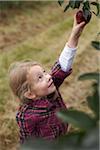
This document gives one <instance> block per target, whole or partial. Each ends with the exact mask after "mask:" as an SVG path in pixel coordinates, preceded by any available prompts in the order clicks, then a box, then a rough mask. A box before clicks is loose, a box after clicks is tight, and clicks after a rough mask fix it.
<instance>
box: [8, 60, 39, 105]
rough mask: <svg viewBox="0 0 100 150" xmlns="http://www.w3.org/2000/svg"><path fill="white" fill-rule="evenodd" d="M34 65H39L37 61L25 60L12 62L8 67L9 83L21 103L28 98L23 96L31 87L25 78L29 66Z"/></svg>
mask: <svg viewBox="0 0 100 150" xmlns="http://www.w3.org/2000/svg"><path fill="white" fill-rule="evenodd" d="M34 65H40V64H39V63H37V62H34V61H30V60H26V61H20V62H15V63H12V64H11V65H10V67H9V71H8V72H9V85H10V87H11V89H12V91H13V93H14V95H16V96H17V97H19V99H20V100H21V102H22V103H25V102H27V100H28V98H26V97H25V96H24V93H25V92H26V91H28V89H29V88H30V87H31V85H30V83H29V82H28V80H27V74H28V70H29V69H30V67H32V66H34Z"/></svg>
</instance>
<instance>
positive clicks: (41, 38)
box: [0, 1, 99, 150]
mask: <svg viewBox="0 0 100 150" xmlns="http://www.w3.org/2000/svg"><path fill="white" fill-rule="evenodd" d="M75 12H76V10H72V9H69V10H68V11H67V12H65V13H64V12H63V9H62V8H61V7H60V6H59V4H58V3H57V1H29V2H28V1H13V2H12V1H0V150H10V149H11V150H17V149H18V147H19V146H18V137H19V136H18V127H17V124H16V120H15V115H16V111H17V108H18V106H19V101H18V100H17V99H16V98H15V97H14V96H13V94H12V92H11V90H10V88H9V84H8V68H9V65H10V64H11V63H12V62H14V61H19V60H23V59H33V60H35V61H39V62H40V63H42V64H43V65H44V66H45V68H46V69H47V70H50V68H51V67H52V65H53V64H54V63H55V61H56V60H57V59H58V57H59V55H60V52H61V51H62V49H63V48H64V46H65V44H66V42H67V40H68V37H69V35H70V33H71V29H72V25H73V16H74V14H75ZM98 29H99V23H98V19H97V18H96V17H95V16H94V15H92V19H91V21H90V23H89V24H88V25H87V26H86V27H85V29H84V31H83V34H82V35H81V38H80V41H79V45H78V49H77V53H76V56H75V59H74V64H73V72H72V74H71V75H70V76H69V77H68V78H67V79H66V80H65V82H64V84H63V85H62V86H61V88H60V91H61V93H62V96H63V98H64V101H65V103H66V105H69V106H71V107H74V108H75V109H78V110H82V111H85V112H87V113H91V111H90V110H89V108H88V106H87V103H86V97H87V95H89V94H91V93H92V88H91V84H92V81H91V80H90V81H87V80H86V81H78V80H77V78H78V76H79V75H80V74H83V73H87V72H95V71H98V69H99V65H98V64H99V60H98V51H96V50H95V49H94V48H93V47H92V46H91V44H90V42H91V41H92V40H94V39H95V38H96V36H97V33H98Z"/></svg>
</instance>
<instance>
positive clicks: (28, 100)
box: [9, 17, 85, 142]
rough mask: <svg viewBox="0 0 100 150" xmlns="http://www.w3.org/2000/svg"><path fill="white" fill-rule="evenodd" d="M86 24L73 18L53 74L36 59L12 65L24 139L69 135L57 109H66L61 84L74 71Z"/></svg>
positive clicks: (11, 85) (11, 78) (12, 83)
mask: <svg viewBox="0 0 100 150" xmlns="http://www.w3.org/2000/svg"><path fill="white" fill-rule="evenodd" d="M84 26H85V22H82V23H80V24H77V23H76V17H74V25H73V28H72V32H71V35H70V37H69V40H68V42H67V43H66V45H65V48H64V49H63V51H62V53H61V55H60V57H59V59H58V61H57V62H56V63H55V65H54V66H53V68H52V70H51V74H48V73H47V72H46V71H45V70H44V68H42V66H41V65H40V64H39V63H37V62H34V61H22V62H17V63H14V64H12V65H11V67H10V70H9V77H10V87H11V89H12V91H13V93H14V94H15V95H16V96H17V97H18V98H19V99H20V102H21V105H20V108H19V110H18V112H17V115H16V119H17V123H18V126H19V129H20V139H21V142H24V141H25V140H26V139H27V138H29V137H32V138H43V139H48V140H52V139H55V138H57V137H59V136H61V135H64V134H66V132H67V129H68V124H65V123H63V122H62V121H61V120H60V119H59V118H58V117H57V116H56V112H57V111H59V110H60V109H66V106H65V104H64V102H63V99H62V97H61V95H60V93H59V87H60V85H61V84H62V83H63V81H64V79H65V78H66V77H67V76H69V75H70V74H71V72H72V62H73V58H74V55H75V52H76V47H77V44H78V41H79V37H80V35H81V32H82V30H83V28H84Z"/></svg>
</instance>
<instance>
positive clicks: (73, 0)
mask: <svg viewBox="0 0 100 150" xmlns="http://www.w3.org/2000/svg"><path fill="white" fill-rule="evenodd" d="M81 3H82V1H81V0H70V1H69V5H70V7H71V8H73V9H75V8H79V7H80V4H81Z"/></svg>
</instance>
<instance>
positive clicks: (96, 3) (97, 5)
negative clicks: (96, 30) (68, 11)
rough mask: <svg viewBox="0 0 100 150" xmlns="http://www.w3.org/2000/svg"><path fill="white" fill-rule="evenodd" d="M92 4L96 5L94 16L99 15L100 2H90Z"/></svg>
mask: <svg viewBox="0 0 100 150" xmlns="http://www.w3.org/2000/svg"><path fill="white" fill-rule="evenodd" d="M91 4H92V5H94V6H96V8H97V13H95V12H93V13H94V14H95V15H96V16H100V4H99V3H98V2H91Z"/></svg>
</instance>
